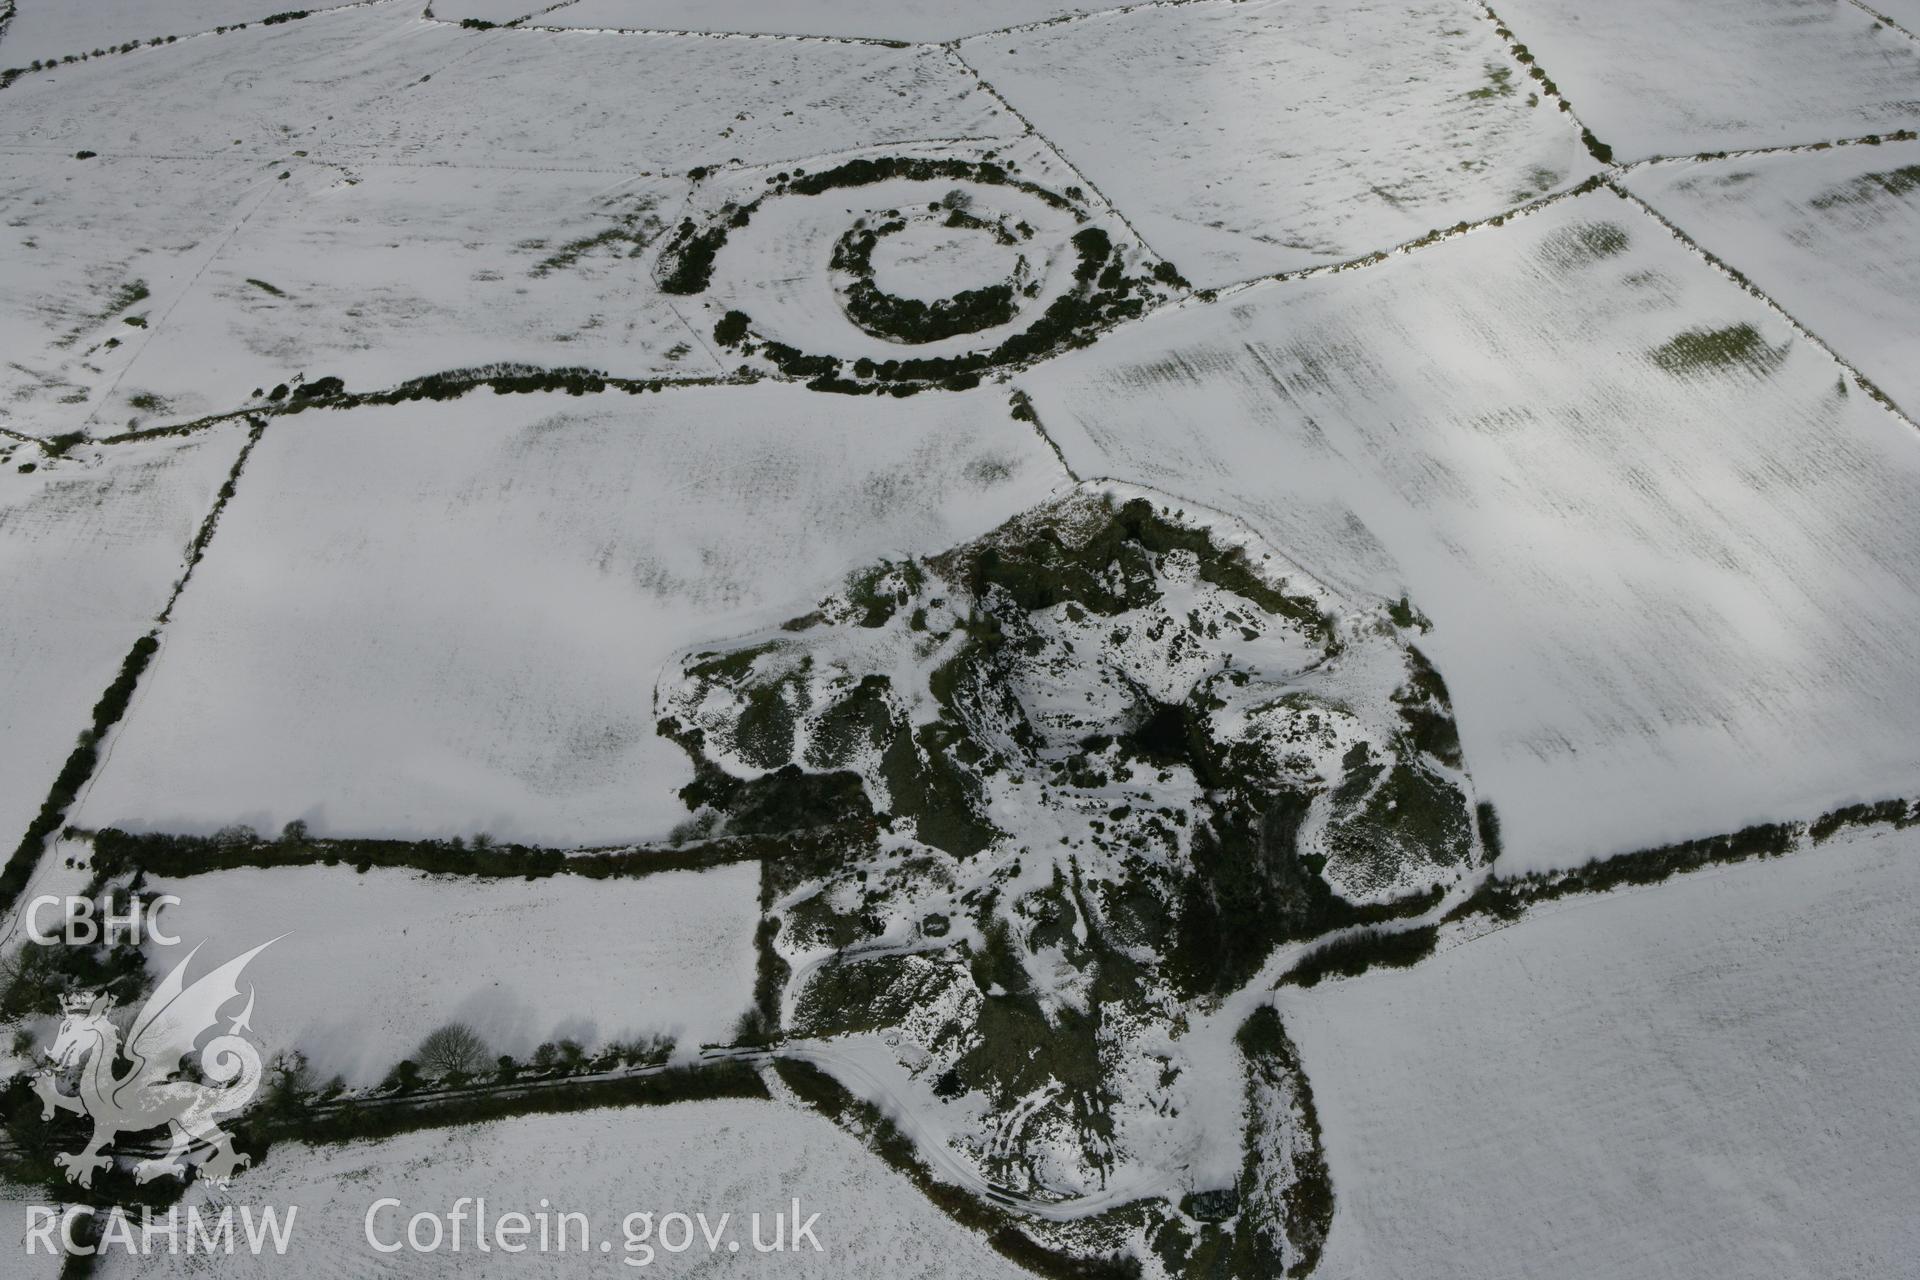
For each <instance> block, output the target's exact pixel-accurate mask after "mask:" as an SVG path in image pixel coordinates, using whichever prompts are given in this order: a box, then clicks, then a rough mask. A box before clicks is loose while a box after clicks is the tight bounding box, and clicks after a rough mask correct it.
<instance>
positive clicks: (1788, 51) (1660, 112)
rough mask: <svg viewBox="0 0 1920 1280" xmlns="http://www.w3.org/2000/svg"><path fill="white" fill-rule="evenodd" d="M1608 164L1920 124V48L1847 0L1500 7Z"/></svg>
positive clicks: (1565, 2) (1620, 1) (1577, 1)
mask: <svg viewBox="0 0 1920 1280" xmlns="http://www.w3.org/2000/svg"><path fill="white" fill-rule="evenodd" d="M1494 8H1495V9H1496V10H1497V11H1498V12H1499V14H1500V16H1501V17H1502V18H1504V19H1505V20H1506V22H1507V25H1508V26H1509V27H1511V28H1512V30H1513V33H1514V39H1516V40H1518V41H1520V42H1521V43H1522V44H1524V45H1526V46H1527V48H1528V50H1529V51H1530V52H1532V54H1533V55H1534V56H1535V57H1536V58H1538V59H1539V60H1540V66H1541V68H1542V69H1544V70H1545V71H1546V73H1547V74H1548V75H1549V76H1552V77H1553V79H1554V81H1555V83H1557V84H1558V85H1559V86H1560V89H1561V92H1563V93H1565V94H1566V95H1567V96H1568V98H1569V99H1570V100H1571V101H1572V103H1573V107H1574V110H1575V111H1576V112H1578V113H1579V116H1580V118H1581V120H1583V121H1584V122H1585V123H1586V124H1587V126H1588V127H1589V128H1591V129H1592V130H1593V131H1594V132H1595V133H1596V134H1598V135H1599V136H1600V137H1601V138H1602V139H1603V140H1604V141H1606V142H1607V143H1608V144H1610V145H1611V146H1612V147H1613V150H1614V158H1615V159H1617V160H1637V159H1641V158H1643V157H1646V156H1653V155H1693V154H1696V153H1698V152H1705V151H1726V150H1732V149H1735V148H1739V147H1769V146H1784V145H1788V144H1792V143H1810V142H1824V141H1831V140H1833V139H1836V138H1858V137H1862V136H1864V135H1866V134H1870V133H1887V132H1890V131H1892V130H1895V129H1900V128H1912V127H1914V126H1915V125H1920V45H1916V44H1915V42H1914V41H1913V40H1912V39H1911V38H1909V37H1908V36H1906V35H1904V34H1902V33H1901V32H1899V31H1896V30H1893V29H1892V28H1889V27H1886V26H1883V25H1881V24H1880V23H1878V22H1876V21H1875V20H1874V19H1873V17H1872V15H1870V14H1868V13H1867V12H1866V11H1865V9H1864V8H1863V7H1862V6H1858V5H1854V4H1851V3H1848V2H1847V0H1690V3H1687V4H1671V3H1667V0H1611V3H1608V4H1591V3H1587V0H1500V2H1499V3H1497V4H1495V5H1494Z"/></svg>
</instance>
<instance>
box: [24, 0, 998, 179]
mask: <svg viewBox="0 0 1920 1280" xmlns="http://www.w3.org/2000/svg"><path fill="white" fill-rule="evenodd" d="M420 13H421V7H420V6H419V5H418V4H417V3H414V2H412V0H391V2H389V3H383V4H375V5H371V6H369V7H366V8H361V9H352V10H346V11H340V12H332V13H318V14H315V15H314V16H312V17H310V18H307V19H305V20H303V21H300V22H289V23H285V24H283V25H280V26H274V27H252V28H249V29H248V30H246V31H241V32H233V33H229V34H227V35H224V36H205V37H201V38H199V39H195V40H186V41H181V42H180V43H179V44H175V45H167V46H164V47H162V48H158V49H143V50H141V51H139V52H136V53H131V54H127V55H126V56H124V57H114V58H106V59H96V60H94V61H92V62H88V63H83V64H77V65H74V66H70V67H69V66H63V67H60V68H58V69H57V70H54V71H51V72H48V73H46V74H44V75H30V76H27V77H24V78H23V79H21V80H20V81H19V82H18V83H16V84H14V85H13V87H12V88H10V89H8V90H7V91H6V94H7V109H6V112H5V114H4V115H0V148H11V147H24V148H36V149H37V148H48V149H55V150H59V151H64V152H67V153H71V152H73V151H74V150H76V149H78V148H81V147H88V148H91V149H92V150H95V151H98V152H100V153H101V154H102V155H113V154H119V153H133V154H141V153H159V152H164V153H166V154H169V155H182V154H186V155H209V154H220V155H231V156H236V158H237V157H241V156H244V157H246V158H262V159H288V158H298V157H292V156H291V153H292V152H294V151H296V150H304V151H306V152H307V153H308V157H307V158H309V159H311V160H313V161H315V162H327V161H337V162H340V163H344V164H348V165H351V164H352V163H353V162H355V161H365V162H371V161H374V160H387V161H391V162H396V163H398V162H409V163H415V164H427V165H445V164H472V165H480V166H489V167H496V168H532V169H547V170H559V169H583V168H586V169H606V170H614V171H620V172H627V173H640V172H648V171H651V172H656V173H657V172H663V171H664V172H670V173H682V172H684V171H685V170H686V169H688V168H690V167H692V166H694V165H697V164H701V163H708V164H715V163H720V164H724V163H727V162H729V161H734V160H738V161H740V162H742V163H747V164H756V163H764V162H767V161H772V160H780V159H786V158H790V157H801V156H808V155H814V154H817V153H821V152H827V151H833V150H837V149H842V148H846V147H851V146H860V145H873V144H877V143H881V142H888V141H895V140H907V139H913V138H927V137H937V138H951V137H964V136H980V135H1004V136H1014V135H1017V134H1019V133H1020V132H1022V129H1021V126H1020V123H1019V121H1018V120H1016V119H1014V118H1013V116H1012V115H1011V114H1009V113H1008V112H1007V111H1006V110H1005V109H1004V108H1001V107H999V106H998V105H997V104H996V103H995V102H994V101H993V99H992V97H991V95H989V94H988V93H987V92H985V91H984V90H983V89H981V88H980V87H979V85H978V83H977V82H976V81H975V80H974V78H973V77H972V76H970V75H968V74H967V73H966V72H965V71H964V70H963V69H961V68H959V67H956V66H954V65H953V63H952V61H951V59H949V58H947V57H946V56H945V55H943V54H942V53H941V52H940V51H938V50H933V49H892V48H884V47H881V46H876V45H857V44H802V43H796V42H791V41H781V40H705V39H684V38H679V39H677V38H674V37H670V36H630V37H617V38H616V37H602V36H595V35H589V34H584V33H579V32H551V31H517V30H509V31H463V30H461V29H460V28H458V27H456V26H452V25H449V24H447V23H436V22H428V21H424V20H422V18H421V17H420ZM290 67H298V68H299V74H298V75H289V74H287V70H288V68H290ZM209 83H212V84H218V85H220V86H221V93H220V95H219V100H218V101H217V102H214V101H211V100H210V99H209V98H208V95H207V93H206V86H207V85H208V84H209ZM636 86H645V87H646V92H636V91H635V87H636ZM583 104H585V105H583ZM236 138H238V139H240V142H239V144H238V146H237V148H236V146H235V143H234V139H236Z"/></svg>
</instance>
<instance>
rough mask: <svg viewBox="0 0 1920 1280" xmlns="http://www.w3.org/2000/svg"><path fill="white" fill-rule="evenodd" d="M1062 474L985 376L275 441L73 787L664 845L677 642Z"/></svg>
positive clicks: (770, 389) (725, 631) (350, 428)
mask: <svg viewBox="0 0 1920 1280" xmlns="http://www.w3.org/2000/svg"><path fill="white" fill-rule="evenodd" d="M1061 479H1062V477H1061V474H1060V471H1059V467H1058V464H1057V463H1056V462H1055V460H1054V458H1053V456H1052V455H1051V453H1050V452H1049V451H1048V450H1047V449H1046V446H1045V445H1044V444H1043V443H1041V441H1040V440H1039V438H1038V437H1037V436H1036V435H1035V434H1034V433H1033V431H1032V430H1031V429H1030V428H1029V427H1027V426H1025V425H1024V424H1021V423H1018V422H1015V421H1013V420H1012V419H1011V418H1010V417H1009V416H1008V414H1007V402H1006V399H1005V396H1004V394H1002V393H1000V392H996V391H990V390H983V391H981V392H978V393H975V394H968V395H963V396H955V395H925V396H919V397H915V398H914V399H911V400H906V401H898V400H893V399H890V398H889V399H885V400H879V399H873V398H849V397H843V396H820V395H815V394H813V393H811V392H808V391H805V390H803V389H801V388H798V387H791V386H784V385H765V386H759V387H740V388H697V389H691V390H683V391H668V392H664V393H657V394H652V395H645V396H638V397H629V396H626V395H623V394H620V393H611V392H610V393H608V394H606V395H604V396H598V397H591V398H585V399H577V398H573V397H567V396H561V395H543V396H495V395H494V394H493V393H491V392H480V393H477V394H475V395H472V396H469V397H467V398H465V399H463V400H458V401H451V402H445V403H431V402H427V403H421V404H413V405H402V406H397V407H393V408H377V409H362V410H355V411H352V412H350V413H344V414H343V413H339V412H328V411H320V412H313V413H309V414H305V415H301V416H299V417H295V418H289V419H283V420H280V421H276V422H275V423H273V424H272V425H271V426H270V427H269V428H268V430H267V433H266V436H265V437H264V439H263V440H262V442H261V444H260V446H259V448H258V450H257V451H256V452H255V454H254V456H253V459H252V461H251V463H250V466H249V474H248V476H247V483H246V484H244V485H243V486H242V488H241V490H240V493H239V495H238V496H237V497H236V498H235V500H234V501H233V503H232V504H231V505H230V506H229V507H228V509H227V512H226V515H225V518H224V520H223V522H222V525H221V531H220V535H219V536H218V537H216V538H215V539H214V542H213V547H212V550H211V551H210V552H209V554H208V556H207V559H206V560H205V561H204V562H203V563H202V565H201V566H200V570H199V573H198V574H197V575H196V577H195V581H194V583H193V586H192V588H191V589H190V590H189V591H188V592H187V594H186V595H185V596H184V597H183V599H182V601H181V605H180V608H179V609H178V611H177V612H176V614H175V618H174V621H173V624H172V625H171V626H169V627H168V629H167V632H166V635H165V637H164V639H163V641H162V645H161V651H160V653H159V655H158V656H157V657H156V659H155V661H154V669H153V670H152V671H151V672H150V673H149V676H148V680H147V682H146V684H145V685H144V686H143V688H142V690H141V696H140V699H139V701H138V702H137V703H136V705H135V708H134V711H133V713H132V714H130V716H129V717H128V721H127V723H126V724H125V725H124V726H123V727H124V729H125V732H124V734H123V735H122V736H121V737H120V739H119V740H118V742H117V743H116V745H115V748H114V751H113V756H112V759H111V761H110V762H109V763H108V765H107V766H106V768H105V769H104V771H103V773H102V775H101V776H100V778H99V780H98V784H97V786H96V788H95V790H94V792H93V793H92V795H91V796H90V797H89V798H88V799H87V802H86V804H85V806H84V813H85V815H86V818H87V825H89V826H96V827H97V826H105V825H115V824H117V825H129V824H131V825H133V826H138V827H161V828H168V829H182V830H207V829H211V828H217V827H219V826H222V825H224V824H226V823H229V822H236V821H239V822H248V823H251V824H253V825H254V826H256V827H258V828H259V829H261V830H263V831H275V830H278V829H279V827H280V826H281V824H283V823H285V822H287V821H289V820H291V819H293V818H305V819H306V820H308V821H309V822H310V823H312V824H313V828H314V831H315V832H316V834H324V833H339V834H396V835H404V834H422V835H450V834H458V833H468V834H470V833H472V832H474V831H476V830H482V829H484V830H487V831H490V832H491V833H492V834H493V835H495V836H497V837H500V838H503V839H505V838H511V839H522V840H529V841H536V842H541V843H556V844H563V843H572V842H588V843H598V842H609V841H612V842H618V841H626V840H633V839H641V838H646V837H657V836H661V835H664V834H666V832H667V830H668V829H669V828H671V827H672V826H673V825H674V824H675V823H676V822H677V821H679V820H680V819H681V818H683V817H684V816H685V810H684V808H683V807H682V805H681V803H680V801H679V800H678V798H677V797H676V796H675V794H674V793H675V791H676V789H677V788H678V787H680V786H681V785H683V784H684V783H686V782H687V781H689V780H690V779H691V776H692V774H691V769H690V766H689V764H688V763H687V760H686V757H685V755H684V754H683V753H682V752H681V751H680V749H679V748H678V747H675V746H673V745H672V744H671V743H668V742H666V741H665V740H663V739H661V738H658V737H657V736H656V735H655V732H654V718H653V687H654V682H655V680H656V678H657V677H658V676H659V675H660V673H661V670H662V668H663V667H664V666H665V664H666V663H667V662H668V660H669V659H670V658H671V657H672V656H673V655H674V654H675V653H677V652H678V651H679V650H680V649H682V648H684V647H686V646H689V645H694V644H711V643H715V642H718V641H722V640H724V639H725V637H727V636H729V635H733V634H736V633H738V632H741V631H745V630H748V629H750V628H753V627H758V626H763V625H767V624H769V623H772V622H777V621H779V620H780V619H783V618H789V617H793V616H795V615H798V614H802V613H805V612H807V611H808V610H810V609H811V608H812V607H813V605H814V603H815V602H816V601H817V600H818V599H819V597H820V596H821V595H823V594H825V593H827V592H829V591H831V590H833V589H835V588H836V587H837V586H838V585H839V582H840V578H841V576H842V575H843V574H844V573H846V572H847V571H848V570H849V569H850V568H852V567H854V566H857V565H860V564H862V563H864V562H867V561H869V560H872V559H876V558H879V557H881V556H889V555H902V554H909V553H920V554H925V553H930V552H934V551H938V550H942V549H944V548H946V547H948V546H951V545H953V544H954V543H956V542H960V541H963V540H965V539H966V538H969V537H972V536H974V535H976V534H978V533H981V532H984V531H985V530H986V529H987V528H990V527H991V526H993V525H994V524H997V523H998V522H999V521H1001V520H1003V519H1005V518H1006V517H1007V516H1009V515H1011V514H1012V513H1013V512H1015V511H1018V510H1020V509H1022V508H1024V507H1026V506H1029V505H1031V504H1032V503H1034V502H1036V501H1038V500H1039V499H1040V498H1042V497H1043V496H1045V495H1046V494H1047V493H1048V492H1049V491H1050V490H1051V489H1052V488H1053V486H1054V485H1055V484H1056V482H1057V481H1060V480H1061Z"/></svg>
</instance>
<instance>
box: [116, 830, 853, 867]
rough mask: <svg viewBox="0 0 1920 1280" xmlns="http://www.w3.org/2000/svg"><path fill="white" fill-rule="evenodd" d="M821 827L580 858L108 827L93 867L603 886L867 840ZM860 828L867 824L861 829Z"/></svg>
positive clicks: (497, 848)
mask: <svg viewBox="0 0 1920 1280" xmlns="http://www.w3.org/2000/svg"><path fill="white" fill-rule="evenodd" d="M842 825H843V827H845V828H846V829H842V827H831V828H823V829H820V830H815V831H802V832H781V833H777V834H756V835H744V836H740V837H737V838H733V839H724V840H714V841H708V842H705V843H702V844H698V845H694V846H691V847H689V848H683V849H635V850H618V851H609V852H585V853H575V852H568V851H566V850H562V849H544V848H537V847H533V846H529V845H518V844H492V843H489V842H477V843H468V842H466V841H462V840H361V839H347V840H314V839H308V838H305V837H303V836H302V837H295V838H283V839H281V840H262V839H260V838H258V837H257V836H254V835H252V834H251V833H244V834H242V835H240V836H238V837H236V836H234V835H232V834H228V835H213V836H183V835H166V834H141V833H135V832H129V831H121V830H118V829H116V828H113V827H108V828H106V829H105V830H102V831H96V832H95V833H94V834H93V867H94V872H95V874H96V875H97V876H100V877H103V878H112V877H114V876H117V875H123V874H127V873H131V872H136V871H143V872H145V873H147V874H148V875H153V876H160V877H163V878H167V879H177V878H180V877H183V876H194V875H203V874H205V873H207V872H211V871H227V870H232V869H234V868H238V867H303V866H315V865H322V866H337V865H342V864H344V865H347V866H350V867H352V868H354V869H355V870H356V871H362V872H364V871H368V870H371V869H372V868H374V867H392V868H400V869H404V870H409V871H423V872H427V873H429V874H432V875H458V876H475V877H479V878H481V879H504V878H521V879H527V880H537V879H542V878H544V877H547V876H552V875H577V876H585V877H587V878H588V879H593V880H605V879H610V878H614V877H631V876H645V875H652V874H654V873H656V872H661V871H694V870H699V869H701V868H704V867H715V866H720V865H722V864H725V863H730V862H752V861H765V860H768V859H780V858H793V857H808V856H812V855H813V854H814V853H816V852H817V851H816V850H815V849H814V846H816V845H834V846H837V845H839V844H842V843H844V842H845V841H846V840H847V839H848V838H849V837H859V836H864V832H865V828H864V827H861V826H860V824H842ZM855 828H858V829H857V830H856V829H855Z"/></svg>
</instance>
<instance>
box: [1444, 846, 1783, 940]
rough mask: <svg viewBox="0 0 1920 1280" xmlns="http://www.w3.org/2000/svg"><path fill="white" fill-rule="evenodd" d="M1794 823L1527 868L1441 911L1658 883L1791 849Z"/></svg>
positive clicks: (1451, 916)
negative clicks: (1555, 867)
mask: <svg viewBox="0 0 1920 1280" xmlns="http://www.w3.org/2000/svg"><path fill="white" fill-rule="evenodd" d="M1799 833H1800V828H1799V827H1798V826H1797V825H1795V824H1793V823H1765V824H1762V825H1760V826H1753V827H1747V828H1745V829H1743V830H1740V831H1735V832H1733V833H1731V834H1729V835H1722V836H1710V837H1708V838H1706V839H1704V840H1687V841H1684V842H1682V843H1680V844H1670V845H1662V846H1660V847H1658V848H1654V849H1643V850H1641V851H1640V852H1638V853H1625V854H1620V855H1619V856H1617V857H1612V858H1596V859H1594V860H1593V861H1591V862H1589V863H1587V864H1586V865H1585V866H1583V867H1579V868H1576V869H1575V870H1572V871H1556V872H1531V873H1529V874H1527V875H1523V876H1515V877H1513V878H1511V879H1503V878H1497V877H1496V878H1492V879H1489V880H1487V881H1486V882H1485V883H1483V884H1482V885H1481V886H1480V887H1479V888H1478V889H1476V890H1475V891H1474V893H1473V896H1472V897H1470V898H1468V899H1467V900H1466V901H1465V902H1463V903H1461V904H1460V905H1459V906H1457V907H1455V908H1454V909H1453V910H1452V911H1450V912H1448V913H1447V919H1448V920H1459V919H1462V918H1464V917H1466V916H1469V915H1473V914H1476V913H1484V914H1487V915H1492V916H1495V917H1499V918H1502V919H1512V918H1514V917H1515V916H1518V915H1519V914H1520V913H1521V912H1522V911H1524V910H1526V909H1527V907H1529V906H1531V905H1532V904H1534V903H1536V902H1551V901H1553V900H1554V899H1555V898H1563V897H1566V896H1567V895H1568V894H1574V893H1604V892H1606V891H1607V890H1609V889H1614V888H1618V887H1620V886H1622V885H1636V884H1658V883H1660V882H1661V881H1662V880H1665V879H1667V878H1668V877H1669V876H1674V875H1678V874H1680V873H1682V872H1686V871H1697V870H1699V869H1700V868H1701V867H1705V866H1711V865H1714V864H1724V863H1735V862H1746V861H1748V860H1750V859H1753V858H1778V857H1781V856H1783V855H1784V854H1786V853H1788V852H1790V851H1791V850H1792V849H1793V845H1794V841H1795V839H1796V838H1797V837H1798V835H1799Z"/></svg>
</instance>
